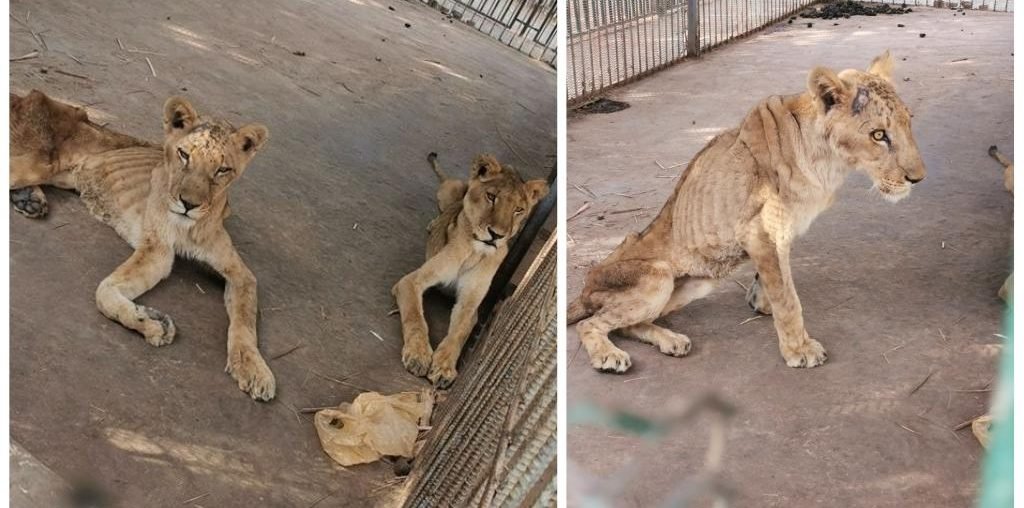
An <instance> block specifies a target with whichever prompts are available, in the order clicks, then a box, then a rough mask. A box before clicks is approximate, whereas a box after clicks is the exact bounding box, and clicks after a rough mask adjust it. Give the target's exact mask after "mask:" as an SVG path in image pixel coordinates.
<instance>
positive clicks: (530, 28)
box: [422, 0, 558, 66]
mask: <svg viewBox="0 0 1024 508" xmlns="http://www.w3.org/2000/svg"><path fill="white" fill-rule="evenodd" d="M422 1H423V2H424V3H426V4H427V5H429V6H431V7H434V8H436V9H439V10H441V12H444V13H446V14H448V15H449V16H451V17H453V18H455V19H458V20H461V21H462V22H464V23H466V24H468V25H471V26H474V27H476V29H477V30H480V31H481V32H483V33H485V34H487V35H490V36H491V37H494V38H495V39H498V40H499V41H501V42H503V43H504V44H507V45H508V46H511V47H513V48H515V49H518V50H519V51H521V52H523V53H526V54H527V55H529V56H530V57H532V58H536V59H538V60H541V61H543V62H546V63H548V64H551V65H552V66H554V65H555V59H556V58H557V56H558V9H557V7H558V2H557V1H556V0H422Z"/></svg>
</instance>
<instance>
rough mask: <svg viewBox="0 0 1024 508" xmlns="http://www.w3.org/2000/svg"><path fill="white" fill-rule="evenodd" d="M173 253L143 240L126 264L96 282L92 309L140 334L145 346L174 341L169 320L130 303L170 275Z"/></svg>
mask: <svg viewBox="0 0 1024 508" xmlns="http://www.w3.org/2000/svg"><path fill="white" fill-rule="evenodd" d="M173 265H174V250H173V249H172V248H171V247H170V246H168V245H165V244H162V243H161V242H159V241H158V240H152V239H147V240H144V241H143V243H142V245H141V246H140V247H139V248H138V249H136V250H135V252H133V253H132V255H131V257H129V258H128V260H127V261H125V262H124V263H122V264H121V266H119V267H117V269H116V270H114V272H113V273H111V274H110V275H108V276H107V278H105V279H103V282H100V285H99V287H98V288H96V306H97V307H98V308H99V310H100V312H102V313H103V315H104V316H106V317H108V318H110V319H112V320H114V321H117V322H118V323H121V325H122V326H124V327H125V328H130V329H132V330H135V331H137V332H139V333H141V334H142V335H143V336H144V337H145V338H146V342H148V343H150V344H152V345H154V346H163V345H166V344H170V343H171V342H172V341H174V334H175V327H174V322H173V321H171V318H170V317H169V316H167V315H166V314H164V313H163V312H160V311H158V310H156V309H154V308H152V307H147V306H145V305H139V304H136V303H135V302H134V301H133V300H134V299H135V298H138V297H139V296H140V295H142V294H143V293H145V292H146V291H149V290H150V289H152V288H153V286H155V285H156V284H157V283H158V282H160V281H161V280H163V279H164V278H165V277H167V275H168V274H170V273H171V267H172V266H173Z"/></svg>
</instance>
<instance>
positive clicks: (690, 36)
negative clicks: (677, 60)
mask: <svg viewBox="0 0 1024 508" xmlns="http://www.w3.org/2000/svg"><path fill="white" fill-rule="evenodd" d="M697 14H698V13H697V0H686V18H687V19H686V55H687V56H697V55H699V54H700V42H699V41H698V40H697V30H698V27H699V26H700V23H698V22H697Z"/></svg>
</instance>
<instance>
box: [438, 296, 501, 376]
mask: <svg viewBox="0 0 1024 508" xmlns="http://www.w3.org/2000/svg"><path fill="white" fill-rule="evenodd" d="M490 282H491V277H486V278H482V280H480V281H478V282H477V283H474V284H470V285H468V286H464V287H462V288H460V289H459V293H458V295H457V296H456V297H455V307H453V308H452V316H451V321H450V322H449V324H448V334H447V335H446V336H445V338H444V340H443V341H441V343H440V344H439V345H438V346H437V350H436V351H434V357H433V361H432V362H431V365H430V374H429V375H428V376H427V378H428V379H430V381H431V382H432V383H434V385H435V386H437V387H438V388H447V387H449V386H451V384H452V382H454V381H455V377H456V376H457V375H458V372H457V371H456V370H455V367H456V365H457V364H458V363H459V355H461V354H462V347H463V346H464V345H466V339H468V338H469V334H470V333H471V332H472V331H473V327H474V326H476V320H477V315H476V311H477V309H478V308H479V307H480V302H482V301H483V299H484V296H485V295H486V294H487V288H488V287H489V286H490Z"/></svg>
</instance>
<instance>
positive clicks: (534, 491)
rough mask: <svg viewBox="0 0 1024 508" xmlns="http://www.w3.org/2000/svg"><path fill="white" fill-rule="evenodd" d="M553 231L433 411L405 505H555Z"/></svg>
mask: <svg viewBox="0 0 1024 508" xmlns="http://www.w3.org/2000/svg"><path fill="white" fill-rule="evenodd" d="M554 238H555V237H554V235H553V236H552V238H551V239H550V240H549V242H548V243H547V245H545V247H544V249H542V250H541V252H540V254H539V255H538V256H537V259H536V260H534V263H533V264H534V266H533V267H531V269H530V271H529V276H528V277H527V278H526V279H524V280H523V282H522V284H521V285H520V288H519V290H517V292H516V293H515V294H514V295H512V297H510V298H509V299H508V300H506V301H505V302H504V303H503V304H502V305H501V307H500V308H499V309H498V310H497V312H496V314H495V315H494V318H493V320H492V322H491V324H490V326H489V327H488V329H487V331H486V332H485V334H484V336H483V337H482V339H481V344H480V346H479V347H478V351H477V352H476V353H475V354H474V355H472V358H469V359H468V360H469V361H468V362H466V365H465V372H464V373H463V374H462V375H461V376H460V377H459V379H458V381H457V382H456V384H455V387H454V389H453V390H452V391H451V392H450V394H449V396H448V399H447V401H446V403H445V404H443V406H442V407H440V408H438V411H437V413H436V415H435V419H434V427H433V429H432V430H431V432H430V434H429V435H428V442H427V445H426V446H425V448H424V450H423V451H422V452H421V453H420V455H419V457H418V458H417V459H416V463H415V466H414V467H413V471H412V472H411V474H410V478H409V482H408V491H407V492H408V497H407V498H406V500H405V503H404V506H405V507H409V508H412V507H415V508H427V507H431V508H433V507H441V506H459V507H462V506H554V503H555V487H554V485H555V479H554V477H555V475H554V472H555V468H556V466H555V464H556V462H557V461H556V453H557V439H556V432H555V429H556V421H557V420H556V410H555V404H556V400H557V383H556V372H557V369H556V361H557V355H556V348H557V319H556V316H557V313H556V306H557V296H556V293H555V288H556V266H557V263H556V259H557V254H556V252H555V249H554V244H555V243H554Z"/></svg>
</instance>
